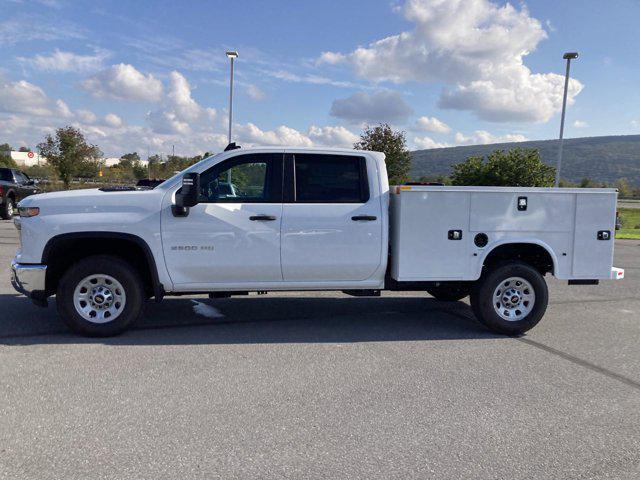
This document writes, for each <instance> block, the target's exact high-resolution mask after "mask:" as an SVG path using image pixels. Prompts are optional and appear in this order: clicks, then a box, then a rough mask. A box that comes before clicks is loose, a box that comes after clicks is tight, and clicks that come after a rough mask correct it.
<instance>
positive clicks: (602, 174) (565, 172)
mask: <svg viewBox="0 0 640 480" xmlns="http://www.w3.org/2000/svg"><path fill="white" fill-rule="evenodd" d="M558 142H559V140H557V139H555V140H527V141H524V142H507V143H492V144H486V145H465V146H459V147H445V148H433V149H428V150H415V151H413V152H411V176H412V177H413V178H420V177H422V176H434V175H450V174H451V172H452V165H454V164H456V163H460V162H464V161H465V160H466V159H467V158H468V157H471V156H483V157H484V156H486V155H488V154H490V153H491V152H493V151H494V150H509V149H512V148H516V147H519V148H535V149H537V150H539V152H540V157H541V158H542V161H543V162H545V163H546V164H548V165H552V166H554V167H555V166H556V162H557V158H558ZM561 176H562V178H563V179H566V180H569V181H571V182H574V183H579V182H580V181H581V180H582V179H583V178H590V179H592V180H594V181H596V182H606V183H611V184H612V183H615V182H616V181H617V180H619V179H621V178H626V179H627V181H628V182H629V183H631V184H633V185H635V186H640V135H608V136H600V137H578V138H566V139H565V140H564V147H563V154H562V175H561Z"/></svg>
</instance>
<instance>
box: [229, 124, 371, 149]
mask: <svg viewBox="0 0 640 480" xmlns="http://www.w3.org/2000/svg"><path fill="white" fill-rule="evenodd" d="M234 134H235V136H236V137H237V139H238V140H237V141H238V142H239V143H240V144H241V145H247V146H259V145H263V146H286V145H290V146H295V147H313V146H327V147H342V148H353V144H354V143H355V142H357V141H358V136H357V135H355V134H354V133H353V132H351V131H349V130H348V129H346V128H344V127H342V126H325V127H318V126H315V125H312V126H311V127H309V130H308V131H307V132H306V133H304V132H301V131H299V130H296V129H295V128H291V127H288V126H286V125H280V126H279V127H277V128H274V129H273V130H262V129H260V127H258V126H257V125H255V124H253V123H247V124H244V125H236V126H235V127H234Z"/></svg>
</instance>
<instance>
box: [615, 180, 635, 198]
mask: <svg viewBox="0 0 640 480" xmlns="http://www.w3.org/2000/svg"><path fill="white" fill-rule="evenodd" d="M616 188H617V189H618V196H619V197H622V198H628V197H631V196H632V195H633V189H632V188H631V185H629V182H628V181H627V179H626V178H621V179H620V180H618V181H617V182H616Z"/></svg>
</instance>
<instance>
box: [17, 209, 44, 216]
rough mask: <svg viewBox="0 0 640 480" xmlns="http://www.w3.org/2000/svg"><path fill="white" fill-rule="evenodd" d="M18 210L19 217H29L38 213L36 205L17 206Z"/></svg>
mask: <svg viewBox="0 0 640 480" xmlns="http://www.w3.org/2000/svg"><path fill="white" fill-rule="evenodd" d="M18 212H19V213H20V216H21V217H24V218H29V217H35V216H36V215H38V214H39V213H40V209H39V208H38V207H19V208H18Z"/></svg>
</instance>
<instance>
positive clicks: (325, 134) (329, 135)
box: [308, 125, 360, 148]
mask: <svg viewBox="0 0 640 480" xmlns="http://www.w3.org/2000/svg"><path fill="white" fill-rule="evenodd" d="M308 135H309V139H310V140H311V141H312V142H313V143H314V145H324V146H328V147H344V148H353V144H354V143H356V142H357V141H358V140H359V139H360V137H358V135H356V134H355V133H353V132H351V131H350V130H347V129H346V128H344V127H316V126H315V125H312V126H311V127H310V128H309V132H308Z"/></svg>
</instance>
